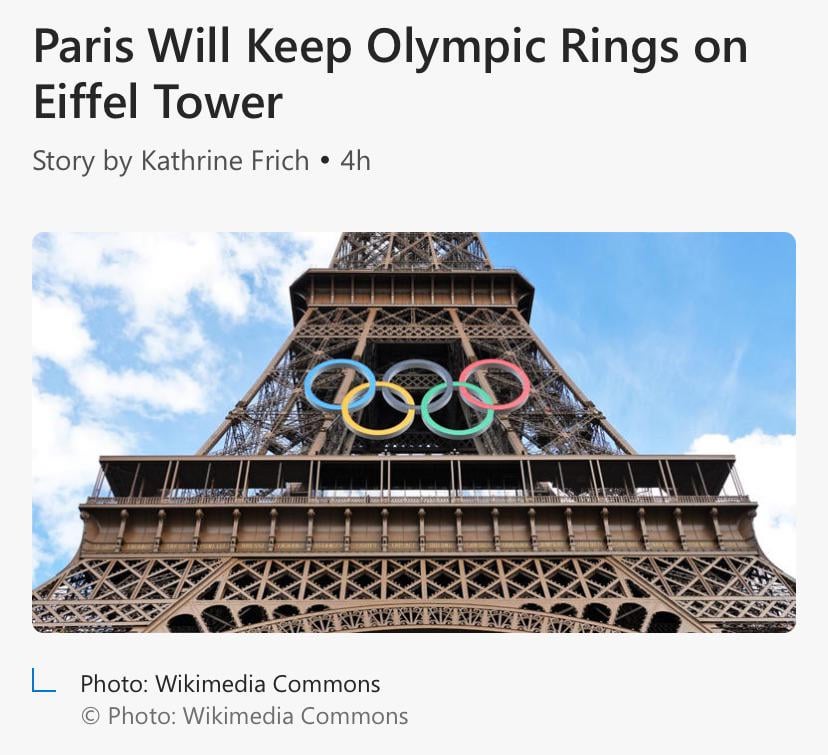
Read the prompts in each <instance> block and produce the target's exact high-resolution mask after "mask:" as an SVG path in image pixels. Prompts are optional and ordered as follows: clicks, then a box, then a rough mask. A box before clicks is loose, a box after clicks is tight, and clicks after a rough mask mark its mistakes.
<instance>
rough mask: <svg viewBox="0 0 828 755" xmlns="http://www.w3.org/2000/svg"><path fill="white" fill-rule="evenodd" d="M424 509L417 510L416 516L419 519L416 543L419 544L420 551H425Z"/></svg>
mask: <svg viewBox="0 0 828 755" xmlns="http://www.w3.org/2000/svg"><path fill="white" fill-rule="evenodd" d="M425 515H426V513H425V509H420V510H419V511H418V512H417V518H418V519H419V520H420V535H419V538H418V545H419V546H420V553H425V549H426V532H425Z"/></svg>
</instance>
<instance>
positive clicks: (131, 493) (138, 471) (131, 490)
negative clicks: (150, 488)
mask: <svg viewBox="0 0 828 755" xmlns="http://www.w3.org/2000/svg"><path fill="white" fill-rule="evenodd" d="M139 474H141V462H140V461H139V462H138V463H137V464H136V465H135V474H134V475H132V484H131V485H130V486H129V497H130V498H132V496H134V495H135V488H136V487H137V486H138V475H139Z"/></svg>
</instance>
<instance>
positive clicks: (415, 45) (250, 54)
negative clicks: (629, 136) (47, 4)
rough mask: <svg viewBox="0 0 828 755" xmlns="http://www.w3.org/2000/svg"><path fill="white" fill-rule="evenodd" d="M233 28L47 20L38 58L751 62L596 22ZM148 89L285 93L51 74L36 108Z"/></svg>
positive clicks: (187, 108)
mask: <svg viewBox="0 0 828 755" xmlns="http://www.w3.org/2000/svg"><path fill="white" fill-rule="evenodd" d="M233 34H234V33H231V29H230V27H229V26H195V27H187V28H176V27H168V28H148V29H146V37H145V38H142V39H141V40H137V39H136V38H134V37H132V36H119V35H116V34H114V33H113V31H112V29H111V28H110V27H109V26H106V27H104V28H103V31H102V33H101V34H99V35H98V36H67V35H64V34H62V33H61V32H60V31H59V30H58V29H53V28H49V27H40V28H37V29H36V30H35V62H36V63H59V64H67V65H72V64H78V63H93V64H113V65H125V64H129V63H132V62H134V61H135V60H137V59H139V53H140V54H141V55H143V56H146V58H145V59H148V60H149V61H151V62H153V63H158V64H176V63H203V64H205V65H216V64H222V63H229V62H230V61H231V59H233V60H234V61H235V60H237V59H240V60H242V61H243V62H246V63H249V64H272V65H275V66H287V65H312V66H317V67H318V68H319V69H320V70H321V71H323V72H324V75H333V74H335V73H336V71H337V70H338V69H339V68H340V67H341V66H343V65H346V64H348V62H349V61H351V60H353V59H354V58H355V57H356V56H358V55H367V58H368V60H370V61H372V62H374V63H377V64H392V63H397V64H404V65H405V66H406V67H407V68H410V69H411V70H412V71H413V72H414V73H415V74H418V75H422V74H428V73H430V72H433V71H435V70H436V69H438V68H439V67H440V66H443V65H464V66H476V67H477V68H478V69H479V70H480V72H481V74H483V75H492V74H494V73H496V71H497V69H498V68H499V67H501V66H504V65H509V64H520V65H540V64H546V63H549V62H559V63H564V64H577V65H584V64H596V63H598V64H601V63H603V64H612V65H623V66H627V67H628V68H629V69H630V70H631V71H632V72H633V73H635V74H649V73H651V72H652V71H655V70H656V69H657V68H658V67H660V66H662V65H667V64H670V63H675V62H676V61H677V60H679V57H680V55H681V56H684V55H689V56H690V57H691V58H692V59H693V60H695V61H698V62H700V63H707V64H711V63H720V64H721V63H725V64H729V63H745V62H747V43H746V41H745V40H744V38H742V37H738V36H719V37H715V36H710V37H700V38H698V39H693V40H692V41H691V42H690V44H688V45H687V46H686V48H685V46H684V45H680V44H679V39H678V37H675V36H667V37H654V36H640V37H634V38H628V37H624V36H613V35H606V34H603V33H602V31H601V29H600V28H599V27H597V26H593V27H590V28H585V29H582V28H575V27H564V28H562V29H561V30H560V34H559V35H558V36H557V37H556V38H554V39H553V38H550V37H545V36H533V35H530V34H527V33H526V32H525V31H524V30H523V29H522V28H521V27H520V26H515V27H512V28H511V29H510V30H509V33H508V34H504V35H503V36H491V37H488V36H487V37H476V36H469V37H460V36H451V37H433V36H431V37H430V36H421V35H418V34H417V33H416V30H415V29H414V27H412V26H406V27H404V28H390V27H381V28H377V29H374V30H373V31H371V32H370V33H369V34H368V35H367V37H366V38H365V40H364V41H362V42H361V43H360V45H359V46H357V45H355V44H354V43H352V41H351V40H350V39H349V38H348V37H345V36H335V37H331V36H328V37H314V36H308V37H302V38H300V37H295V36H290V35H284V34H282V33H280V32H279V31H277V29H276V28H275V27H264V28H253V27H250V28H247V29H245V30H244V33H243V34H240V33H236V34H237V36H236V37H234V36H233ZM242 37H243V40H242ZM139 93H140V95H141V96H139ZM144 98H146V99H147V100H149V101H150V103H151V104H150V106H151V107H154V108H157V111H156V112H157V113H159V114H160V116H161V117H162V118H173V119H175V118H179V119H185V120H192V119H195V118H214V119H229V118H248V119H260V118H265V119H272V118H276V117H278V114H279V112H280V111H281V108H282V107H283V105H284V100H285V99H286V95H285V93H284V92H281V91H267V92H261V91H258V92H257V91H248V92H241V91H238V92H234V91H211V92H195V91H189V90H188V89H187V88H185V86H183V85H182V83H181V82H176V81H158V82H156V83H153V84H151V85H150V86H149V91H148V92H144V91H143V90H142V89H141V88H140V87H139V82H137V81H132V82H129V83H128V84H126V85H124V86H121V87H120V88H119V89H118V90H114V89H111V88H110V87H108V86H107V85H106V83H105V82H104V81H100V80H97V81H92V80H86V79H83V80H80V79H76V80H72V81H49V82H38V83H35V117H36V118H38V119H78V118H112V119H121V118H137V117H138V114H139V111H141V110H142V109H143V108H144V107H145V106H144V104H143V100H144Z"/></svg>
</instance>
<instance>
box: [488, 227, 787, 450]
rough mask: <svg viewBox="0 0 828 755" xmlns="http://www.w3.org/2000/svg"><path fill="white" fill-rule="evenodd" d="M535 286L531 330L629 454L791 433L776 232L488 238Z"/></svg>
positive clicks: (500, 258) (501, 260) (493, 250)
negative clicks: (711, 437) (699, 440)
mask: <svg viewBox="0 0 828 755" xmlns="http://www.w3.org/2000/svg"><path fill="white" fill-rule="evenodd" d="M484 238H485V241H486V244H487V247H488V249H489V252H490V254H491V256H492V258H493V260H494V262H495V264H498V265H503V264H507V265H509V266H514V267H516V268H518V269H519V270H520V271H521V272H522V273H523V274H524V275H525V276H526V277H527V278H528V279H529V280H530V281H531V282H532V283H533V284H534V285H535V287H536V294H535V297H536V298H535V310H534V317H533V320H532V323H533V325H534V327H535V329H536V330H537V332H538V334H539V335H540V336H541V337H542V338H543V339H544V341H545V342H546V344H547V346H548V347H549V348H550V349H551V351H552V353H553V354H554V355H555V356H556V358H557V359H558V361H559V362H560V363H561V364H562V365H563V367H564V369H566V370H567V372H569V374H570V375H571V376H572V377H573V378H574V379H575V381H576V382H577V383H578V384H579V385H580V386H581V388H582V389H583V390H584V391H586V393H587V395H588V396H589V397H590V398H591V399H592V400H593V401H594V402H595V403H596V404H597V405H598V407H599V408H600V409H601V410H602V411H603V412H604V413H605V414H606V415H607V417H608V418H609V420H610V422H612V423H613V424H614V425H615V426H616V428H617V429H618V430H619V431H620V432H621V433H622V434H623V435H624V436H625V437H626V439H627V440H628V441H629V442H630V443H631V444H632V445H633V447H634V448H635V449H636V451H638V452H640V453H670V452H682V451H685V450H687V448H688V447H689V445H690V443H691V442H692V440H693V439H694V438H696V437H697V436H698V435H700V434H702V433H710V432H715V433H724V434H726V435H730V436H741V435H744V434H746V433H749V432H750V431H752V430H754V429H755V428H757V427H761V428H762V429H763V430H764V431H765V432H767V433H772V434H777V433H794V432H795V421H796V413H795V408H796V407H795V379H796V370H795V352H794V349H795V295H796V292H795V253H794V240H793V238H792V237H791V236H789V235H787V234H737V233H732V234H578V233H575V234H525V233H524V234H520V233H517V234H511V233H507V234H486V235H485V237H484Z"/></svg>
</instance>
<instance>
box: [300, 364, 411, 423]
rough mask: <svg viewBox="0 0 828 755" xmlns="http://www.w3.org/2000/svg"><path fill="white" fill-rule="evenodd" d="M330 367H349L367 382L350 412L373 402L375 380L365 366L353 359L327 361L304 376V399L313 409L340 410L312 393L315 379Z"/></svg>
mask: <svg viewBox="0 0 828 755" xmlns="http://www.w3.org/2000/svg"><path fill="white" fill-rule="evenodd" d="M332 367H350V368H351V369H354V370H356V371H357V372H358V373H359V374H360V375H362V377H364V378H365V379H366V380H367V381H368V390H367V391H366V392H365V395H364V396H363V397H362V398H360V399H358V400H357V401H355V402H354V405H353V406H352V407H351V409H352V410H354V409H362V407H363V406H367V405H368V404H370V403H371V402H372V401H373V400H374V396H375V395H376V392H377V379H376V378H375V377H374V373H373V372H371V370H369V369H368V367H367V366H366V365H364V364H362V362H357V361H355V360H353V359H328V360H327V361H325V362H322V363H320V364H317V365H316V367H314V368H313V369H312V370H311V371H310V372H309V373H308V374H307V375H306V376H305V398H307V400H308V403H309V404H310V405H311V406H312V407H313V408H314V409H321V410H322V411H328V412H338V411H340V410H341V409H342V405H341V404H330V403H328V402H327V401H322V399H320V398H318V397H317V395H316V394H315V393H314V392H313V383H314V381H315V380H316V378H318V377H319V376H320V375H321V374H322V373H323V372H327V371H328V370H329V369H331V368H332ZM411 403H412V404H413V403H414V402H413V401H412V402H411Z"/></svg>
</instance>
